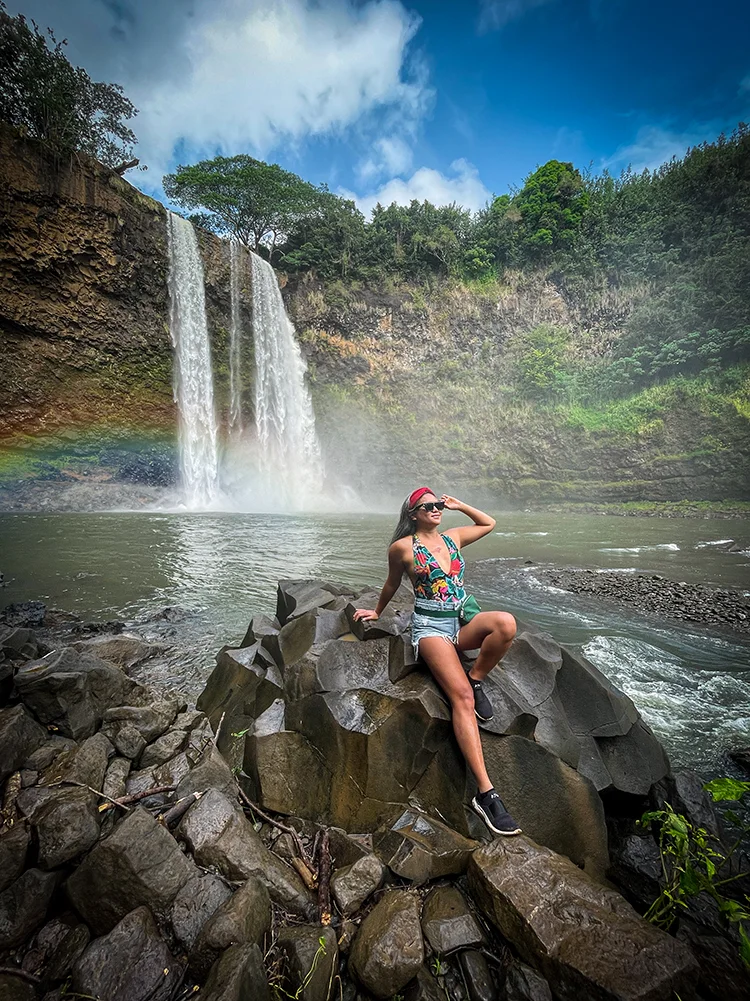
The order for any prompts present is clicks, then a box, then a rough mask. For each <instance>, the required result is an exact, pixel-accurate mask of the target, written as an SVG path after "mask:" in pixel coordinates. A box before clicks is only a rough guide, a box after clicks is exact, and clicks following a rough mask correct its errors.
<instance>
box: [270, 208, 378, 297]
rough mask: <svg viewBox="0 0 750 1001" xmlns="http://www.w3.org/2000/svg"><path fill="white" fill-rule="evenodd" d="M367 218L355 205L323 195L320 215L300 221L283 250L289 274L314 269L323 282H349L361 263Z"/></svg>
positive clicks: (289, 235)
mask: <svg viewBox="0 0 750 1001" xmlns="http://www.w3.org/2000/svg"><path fill="white" fill-rule="evenodd" d="M365 238H366V234H365V217H364V216H363V215H362V213H361V212H360V211H359V209H358V208H357V207H356V205H355V204H354V202H352V201H348V200H346V199H344V198H338V197H337V196H336V195H332V194H322V195H321V201H320V206H319V209H318V211H316V212H313V213H311V214H309V215H307V216H305V217H304V218H302V219H300V220H299V221H298V222H297V223H296V225H295V226H294V228H293V229H292V230H291V232H290V233H289V234H288V236H287V239H286V242H285V243H284V244H283V245H282V247H281V248H280V250H281V263H282V265H283V266H284V267H285V268H288V269H289V270H290V271H304V270H307V269H309V268H314V269H315V270H316V272H317V273H318V274H319V275H320V276H321V277H323V278H328V277H336V278H346V277H348V276H349V275H351V274H352V273H353V272H355V271H356V270H357V269H358V268H359V266H360V265H361V263H362V254H363V248H364V242H365Z"/></svg>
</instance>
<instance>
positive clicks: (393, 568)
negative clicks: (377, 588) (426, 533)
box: [354, 541, 404, 622]
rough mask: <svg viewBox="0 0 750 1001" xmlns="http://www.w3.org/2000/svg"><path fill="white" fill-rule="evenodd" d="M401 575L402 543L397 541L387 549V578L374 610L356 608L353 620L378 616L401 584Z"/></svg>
mask: <svg viewBox="0 0 750 1001" xmlns="http://www.w3.org/2000/svg"><path fill="white" fill-rule="evenodd" d="M403 576H404V553H403V544H402V543H401V542H400V541H399V542H394V543H393V545H392V546H391V547H390V549H389V550H388V579H387V580H386V582H385V584H384V585H383V590H382V591H381V592H380V598H379V599H378V603H377V605H376V606H375V610H374V611H372V610H371V609H369V608H358V609H357V611H356V612H355V613H354V621H355V622H358V621H359V620H360V619H364V620H365V621H367V620H368V619H377V618H379V617H380V616H381V615H382V614H383V612H384V610H385V606H386V605H387V604H388V602H389V601H390V600H391V598H392V597H393V595H394V594H395V593H396V591H398V588H399V585H400V584H401V578H402V577H403Z"/></svg>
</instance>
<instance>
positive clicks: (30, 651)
mask: <svg viewBox="0 0 750 1001" xmlns="http://www.w3.org/2000/svg"><path fill="white" fill-rule="evenodd" d="M0 648H2V651H3V653H4V654H5V656H6V657H10V658H11V659H12V660H34V659H35V658H37V657H38V656H39V644H38V643H37V640H36V636H35V635H34V633H33V632H32V630H31V629H24V628H21V627H18V628H16V629H13V630H11V632H9V633H7V634H6V635H5V636H3V638H2V641H1V642H0Z"/></svg>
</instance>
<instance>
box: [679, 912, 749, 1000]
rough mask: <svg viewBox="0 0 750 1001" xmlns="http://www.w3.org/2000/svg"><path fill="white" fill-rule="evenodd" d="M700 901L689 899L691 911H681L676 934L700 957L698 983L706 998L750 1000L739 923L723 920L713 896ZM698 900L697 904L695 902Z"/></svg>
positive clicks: (701, 994) (702, 996)
mask: <svg viewBox="0 0 750 1001" xmlns="http://www.w3.org/2000/svg"><path fill="white" fill-rule="evenodd" d="M702 897H703V899H700V903H698V901H697V900H693V901H691V902H690V911H689V913H688V914H687V915H681V916H680V919H679V928H678V930H677V938H678V939H679V940H680V941H681V942H684V943H685V944H686V945H688V946H689V947H690V950H691V951H692V953H693V955H694V956H695V958H696V959H697V961H698V979H697V986H698V991H699V992H700V997H701V999H703V1001H727V999H730V998H731V1001H750V976H748V968H747V966H746V965H745V963H743V961H742V959H741V958H740V939H739V935H738V934H737V931H736V926H734V927H732V926H730V929H729V934H727V927H726V924H725V923H724V922H723V921H722V920H721V918H720V916H719V913H718V908H717V906H716V904H715V902H714V901H713V900H710V901H709V900H707V899H706V898H705V895H702ZM696 904H697V905H698V906H696Z"/></svg>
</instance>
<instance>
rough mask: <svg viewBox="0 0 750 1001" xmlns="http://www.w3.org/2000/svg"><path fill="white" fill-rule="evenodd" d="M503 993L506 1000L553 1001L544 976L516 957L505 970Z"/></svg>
mask: <svg viewBox="0 0 750 1001" xmlns="http://www.w3.org/2000/svg"><path fill="white" fill-rule="evenodd" d="M505 995H506V999H507V1001H553V999H552V991H551V990H550V986H549V984H548V983H547V981H546V980H545V979H544V977H542V976H540V975H539V974H538V973H537V972H536V970H534V969H532V968H531V967H530V966H527V965H526V963H522V962H521V961H520V960H518V959H514V960H513V962H512V963H511V964H510V966H508V967H507V969H506V971H505Z"/></svg>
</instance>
